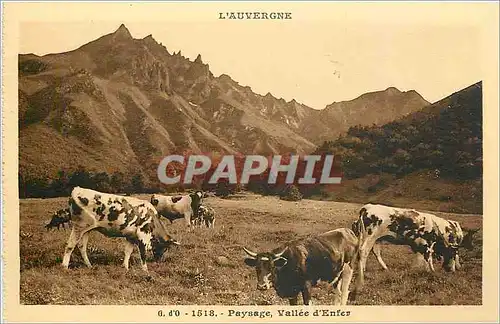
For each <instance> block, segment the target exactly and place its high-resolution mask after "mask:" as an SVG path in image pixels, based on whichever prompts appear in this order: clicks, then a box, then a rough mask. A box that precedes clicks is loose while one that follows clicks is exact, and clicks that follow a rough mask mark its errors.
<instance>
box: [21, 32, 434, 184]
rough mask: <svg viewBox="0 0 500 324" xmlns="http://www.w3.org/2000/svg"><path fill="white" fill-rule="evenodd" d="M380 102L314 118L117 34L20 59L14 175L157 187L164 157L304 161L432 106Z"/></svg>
mask: <svg viewBox="0 0 500 324" xmlns="http://www.w3.org/2000/svg"><path fill="white" fill-rule="evenodd" d="M388 89H390V88H388ZM388 89H386V90H388ZM391 91H393V90H389V92H391ZM398 91H399V90H398ZM407 93H409V94H407ZM362 96H363V95H361V96H360V97H362ZM376 96H377V98H375V97H373V98H370V100H371V101H374V102H376V103H377V104H373V105H370V104H368V103H367V102H365V101H366V100H364V99H363V100H362V102H356V99H354V100H353V102H354V103H353V102H351V101H349V102H347V101H345V102H343V104H342V105H341V106H339V105H338V104H335V103H334V104H332V105H331V107H333V108H330V109H328V106H327V107H326V108H325V109H324V110H316V109H313V108H311V107H309V106H307V105H305V104H302V103H298V102H297V101H296V100H295V99H292V100H290V101H288V102H287V101H286V100H284V99H283V98H279V99H278V98H276V97H274V96H273V95H272V94H271V93H270V92H268V93H267V94H266V95H260V94H256V93H254V92H253V91H252V89H251V87H249V86H245V85H240V84H239V83H238V82H237V81H235V80H233V79H232V78H231V77H230V76H229V75H228V74H224V73H223V74H221V75H220V76H218V77H215V76H214V75H213V74H212V72H211V71H210V66H209V64H207V63H204V62H203V59H202V56H201V54H199V55H197V57H196V58H195V59H194V60H193V61H191V60H189V59H187V58H186V57H184V56H183V55H182V53H181V51H180V50H179V51H178V52H177V53H175V52H173V53H172V54H170V52H169V51H168V50H167V48H166V47H165V46H163V45H162V44H160V43H158V42H157V41H156V40H155V39H154V38H153V36H152V35H148V36H146V37H144V38H142V39H134V38H133V37H132V35H131V33H130V32H129V30H128V29H127V28H126V27H125V25H120V27H119V28H118V29H117V30H116V31H115V32H113V33H110V34H106V35H103V36H101V37H99V38H97V39H95V40H93V41H90V42H88V43H86V44H84V45H82V46H80V47H78V48H77V49H74V50H71V51H68V52H64V53H51V54H46V55H43V56H37V55H33V54H20V55H19V129H20V153H19V154H20V172H23V173H26V174H33V175H45V176H48V177H50V176H51V175H53V174H55V173H56V172H57V171H59V170H61V169H65V168H75V167H76V166H77V165H78V164H82V165H85V166H88V167H90V168H96V169H98V170H103V171H106V172H113V171H121V172H130V171H131V170H138V172H140V173H142V174H143V175H144V176H145V177H146V178H149V179H154V178H155V177H156V168H157V165H158V163H159V161H160V160H161V158H162V157H164V156H165V155H167V154H172V153H179V152H185V151H191V152H194V153H196V152H198V153H199V152H221V153H223V152H228V153H235V152H244V153H245V154H278V153H292V152H293V153H309V152H311V151H313V150H314V149H315V148H316V147H317V145H318V144H320V143H321V142H322V141H323V140H325V139H331V138H334V137H336V136H338V135H340V134H341V133H342V132H344V131H347V129H348V127H349V126H352V125H355V124H358V123H361V124H372V122H373V121H375V122H377V123H382V122H385V121H389V120H392V119H395V118H398V117H400V116H402V115H405V114H407V113H409V112H413V111H418V110H420V109H421V108H423V107H424V106H426V105H427V104H428V103H427V102H426V101H425V100H424V99H423V98H422V97H421V96H420V95H418V93H416V92H414V93H412V92H410V91H408V92H405V93H400V94H399V95H397V96H395V98H391V96H392V95H390V93H386V92H384V91H382V92H378V93H377V95H376ZM360 97H358V98H360ZM419 97H420V98H419ZM359 100H361V99H358V101H359ZM400 105H402V106H403V108H401V109H397V108H396V107H399V106H400ZM367 107H368V108H370V107H371V109H370V111H371V115H366V114H365V116H363V114H364V113H360V111H365V110H366V109H367ZM387 107H389V108H390V109H388V108H387ZM357 109H358V110H360V111H358V112H356V111H354V110H357ZM346 110H348V111H349V113H346ZM324 111H326V113H325V112H324ZM375 115H377V116H375ZM379 115H382V116H379ZM363 117H364V118H363ZM38 138H44V139H45V141H44V142H42V143H40V142H38V141H37V139H38ZM56 143H57V144H56ZM56 146H57V148H56ZM57 152H59V153H57ZM56 156H57V158H56Z"/></svg>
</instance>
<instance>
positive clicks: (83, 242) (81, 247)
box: [78, 232, 92, 268]
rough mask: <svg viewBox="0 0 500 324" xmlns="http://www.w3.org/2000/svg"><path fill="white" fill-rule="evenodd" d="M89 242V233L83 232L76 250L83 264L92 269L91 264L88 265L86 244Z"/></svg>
mask: <svg viewBox="0 0 500 324" xmlns="http://www.w3.org/2000/svg"><path fill="white" fill-rule="evenodd" d="M88 242H89V232H85V233H84V234H83V235H82V238H81V240H80V243H78V249H79V250H80V254H81V255H82V258H83V262H84V263H85V265H86V266H87V267H89V268H92V264H91V263H90V260H89V256H88V255H87V243H88Z"/></svg>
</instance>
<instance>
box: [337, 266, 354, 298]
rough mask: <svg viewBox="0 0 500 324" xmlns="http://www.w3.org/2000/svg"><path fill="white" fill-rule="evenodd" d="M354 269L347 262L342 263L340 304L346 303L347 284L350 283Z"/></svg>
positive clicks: (347, 295) (347, 294)
mask: <svg viewBox="0 0 500 324" xmlns="http://www.w3.org/2000/svg"><path fill="white" fill-rule="evenodd" d="M353 273H354V270H353V269H352V267H351V265H350V264H348V263H345V264H344V269H343V270H342V279H341V280H342V282H341V284H342V287H341V288H340V289H341V299H340V305H347V300H348V298H349V286H350V285H351V280H352V275H353Z"/></svg>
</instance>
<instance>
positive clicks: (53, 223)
mask: <svg viewBox="0 0 500 324" xmlns="http://www.w3.org/2000/svg"><path fill="white" fill-rule="evenodd" d="M70 221H71V214H70V211H69V208H66V209H60V210H58V211H56V212H55V213H54V214H53V215H52V218H51V219H50V221H49V223H47V224H46V225H45V228H46V229H47V231H48V230H50V229H52V228H54V227H57V229H59V226H61V225H62V227H63V228H64V224H65V223H69V222H70Z"/></svg>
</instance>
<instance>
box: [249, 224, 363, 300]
mask: <svg viewBox="0 0 500 324" xmlns="http://www.w3.org/2000/svg"><path fill="white" fill-rule="evenodd" d="M244 251H245V252H246V253H247V254H248V255H249V258H247V259H245V263H246V264H247V265H248V266H251V267H255V269H256V271H257V289H259V290H266V289H269V288H270V287H271V286H273V287H274V289H275V290H276V293H277V294H278V296H279V297H281V298H288V299H289V302H290V305H297V303H298V295H299V294H300V293H302V299H303V302H304V305H309V304H310V301H311V287H313V286H315V285H316V284H317V283H318V281H320V280H321V281H326V282H329V283H331V284H332V285H333V287H335V288H336V293H335V298H334V303H335V305H346V304H347V300H348V296H349V285H350V283H351V279H352V276H353V272H354V269H353V267H354V266H355V265H356V261H355V260H356V259H357V256H358V239H357V237H356V236H355V234H354V232H353V231H352V230H350V229H346V228H340V229H336V230H333V231H329V232H326V233H323V234H319V235H315V236H311V237H309V238H306V239H302V240H296V241H292V242H289V243H288V244H286V245H285V246H284V247H282V248H278V249H275V250H273V251H272V252H264V253H255V252H252V251H250V250H248V249H247V248H244ZM356 290H357V289H355V291H354V292H353V294H352V296H351V297H352V298H354V297H355V292H356Z"/></svg>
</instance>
